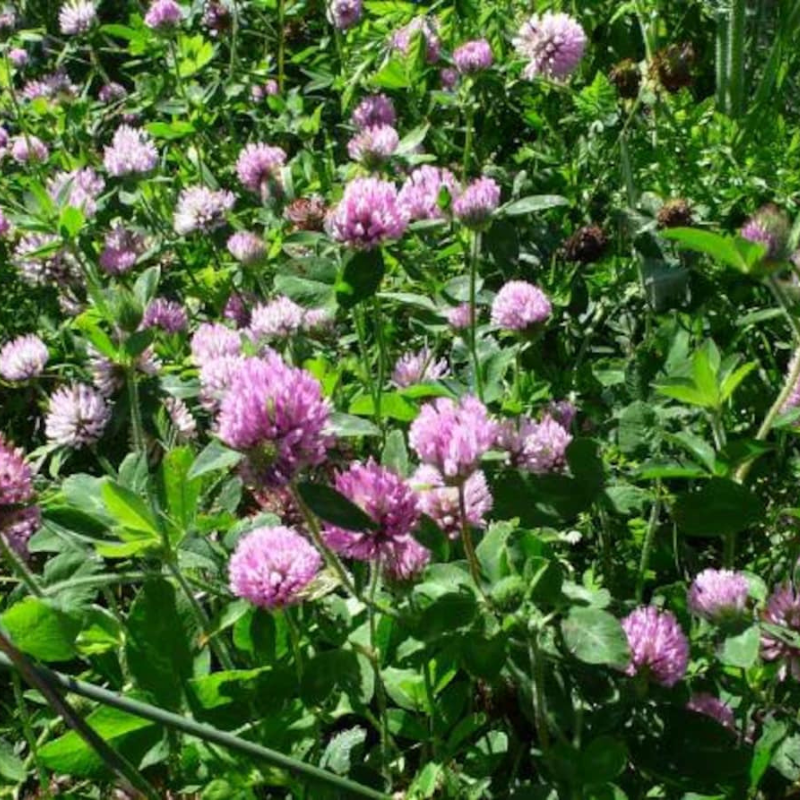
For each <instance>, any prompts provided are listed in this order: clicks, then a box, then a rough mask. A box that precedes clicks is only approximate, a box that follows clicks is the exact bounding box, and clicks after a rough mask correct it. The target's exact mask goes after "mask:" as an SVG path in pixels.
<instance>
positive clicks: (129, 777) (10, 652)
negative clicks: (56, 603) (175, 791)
mask: <svg viewBox="0 0 800 800" xmlns="http://www.w3.org/2000/svg"><path fill="white" fill-rule="evenodd" d="M0 664H2V665H3V666H12V667H13V668H14V669H15V670H16V671H17V672H18V673H19V674H20V675H21V676H22V677H23V678H24V679H25V681H26V682H27V683H28V684H29V685H30V686H31V687H32V688H34V689H36V690H37V691H38V692H39V693H40V694H41V695H42V696H43V697H44V698H45V700H46V701H47V703H48V704H49V705H50V707H51V708H52V709H53V710H54V711H55V712H56V713H57V714H58V715H59V716H60V717H61V718H62V719H63V720H64V722H65V723H66V724H67V725H68V726H69V727H70V728H72V729H73V730H74V731H75V733H77V734H78V736H80V737H81V738H82V739H83V740H84V741H85V742H86V744H88V745H89V747H91V748H92V750H94V751H95V752H96V753H97V755H98V756H100V758H101V759H102V760H103V761H104V762H105V764H106V766H108V768H109V769H110V770H111V771H112V772H114V773H116V775H117V776H118V777H119V778H120V780H121V781H123V783H124V784H125V786H127V787H130V789H132V790H133V791H134V792H135V793H136V794H137V795H138V796H140V797H145V798H147V800H158V794H157V793H156V791H155V789H153V787H152V786H150V784H149V783H148V782H147V781H146V780H145V778H144V777H143V776H142V775H141V774H140V773H139V771H138V770H137V769H136V768H135V767H134V766H133V765H132V764H131V763H130V762H129V761H128V760H127V759H126V758H125V757H124V756H122V755H121V754H120V753H118V752H116V750H114V749H112V748H111V747H110V746H109V745H108V743H107V742H106V741H105V739H103V738H102V737H101V736H99V735H98V734H97V732H96V731H95V730H94V729H93V728H91V727H90V726H89V725H88V724H87V723H86V722H85V721H84V719H83V718H82V717H81V716H80V715H79V714H78V713H77V712H76V711H75V710H74V709H73V708H72V706H71V705H70V704H69V702H68V701H67V700H66V698H64V697H62V696H61V695H60V694H59V692H58V690H57V689H56V688H55V686H58V685H59V682H58V681H54V680H52V679H51V676H50V675H49V674H48V673H47V672H46V671H43V670H40V669H38V668H37V667H35V666H34V665H33V664H31V663H30V661H29V660H28V658H27V657H26V656H24V655H23V654H22V653H21V652H20V651H19V650H17V648H16V647H14V645H13V644H12V643H11V640H10V639H9V638H8V636H7V635H6V632H5V630H4V629H0Z"/></svg>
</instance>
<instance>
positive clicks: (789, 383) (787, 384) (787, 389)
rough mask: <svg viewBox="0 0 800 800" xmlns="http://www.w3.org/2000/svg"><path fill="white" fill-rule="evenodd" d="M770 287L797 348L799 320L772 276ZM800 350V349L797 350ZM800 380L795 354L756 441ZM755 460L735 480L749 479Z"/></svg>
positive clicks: (798, 359) (799, 364) (766, 433)
mask: <svg viewBox="0 0 800 800" xmlns="http://www.w3.org/2000/svg"><path fill="white" fill-rule="evenodd" d="M768 284H769V286H770V289H771V290H772V293H773V294H774V295H775V299H776V300H777V301H778V304H779V305H780V307H781V309H782V310H783V312H784V314H785V315H786V318H787V320H788V321H789V324H790V326H791V328H792V331H793V333H794V345H795V348H797V347H798V345H800V331H799V330H798V324H797V320H795V318H794V316H793V315H792V312H791V309H790V308H789V304H788V301H787V300H786V297H785V295H784V293H783V291H782V289H781V288H780V284H779V283H778V281H777V280H775V279H774V278H770V280H769V281H768ZM797 352H800V351H797ZM798 381H800V357H798V356H797V354H795V357H794V358H792V361H791V362H790V367H789V374H788V375H787V376H786V380H785V381H784V384H783V389H781V392H780V394H779V395H778V396H777V397H776V398H775V402H774V403H773V404H772V406H771V407H770V409H769V411H768V412H767V414H766V416H765V417H764V420H763V422H762V423H761V426H760V427H759V429H758V431H757V433H756V436H755V438H756V441H759V442H763V441H764V440H766V438H767V436H769V432H770V431H771V430H772V425H773V423H774V422H775V419H776V417H777V416H778V415H779V414H780V413H781V410H782V409H783V407H784V406H785V405H786V401H787V400H788V399H789V397H790V395H791V394H792V392H793V391H794V389H795V386H797V382H798ZM753 463H754V461H753V460H752V459H750V460H749V461H745V462H744V463H743V464H742V465H741V466H740V467H739V468H738V469H737V470H736V474H735V475H734V480H736V481H737V482H738V483H744V481H745V480H746V479H747V476H748V474H749V473H750V469H751V468H752V466H753Z"/></svg>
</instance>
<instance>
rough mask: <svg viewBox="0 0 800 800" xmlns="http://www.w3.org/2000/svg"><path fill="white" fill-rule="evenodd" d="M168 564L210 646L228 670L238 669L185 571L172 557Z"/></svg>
mask: <svg viewBox="0 0 800 800" xmlns="http://www.w3.org/2000/svg"><path fill="white" fill-rule="evenodd" d="M167 566H168V568H169V571H170V572H171V573H172V575H173V576H174V578H175V580H176V581H177V582H178V585H179V586H180V587H181V591H182V592H183V593H184V594H185V595H186V599H187V600H188V601H189V605H190V606H191V607H192V611H193V612H194V615H195V618H196V619H197V623H198V625H200V629H201V630H202V631H203V635H204V636H205V639H206V641H207V642H208V644H209V646H210V647H211V649H212V650H213V651H214V653H215V655H216V656H217V658H218V659H219V663H220V664H222V666H223V667H224V668H225V669H227V670H234V669H236V665H235V664H234V663H233V659H232V658H231V655H230V653H229V652H228V648H227V647H226V645H225V643H224V642H223V641H222V640H220V639H218V638H217V637H216V636H214V631H213V630H212V627H211V620H210V619H209V618H208V614H206V612H205V609H204V608H203V606H202V605H201V603H200V601H199V600H198V599H197V597H195V594H194V592H193V591H192V587H191V586H189V583H188V581H187V580H186V578H185V577H184V576H183V573H182V572H181V570H180V568H179V567H178V565H177V564H176V563H175V562H174V561H173V560H172V559H171V558H168V559H167Z"/></svg>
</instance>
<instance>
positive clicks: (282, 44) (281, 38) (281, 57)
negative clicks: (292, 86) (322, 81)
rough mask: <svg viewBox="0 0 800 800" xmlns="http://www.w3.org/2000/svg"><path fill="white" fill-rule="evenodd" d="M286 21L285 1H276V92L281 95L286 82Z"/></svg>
mask: <svg viewBox="0 0 800 800" xmlns="http://www.w3.org/2000/svg"><path fill="white" fill-rule="evenodd" d="M285 19H286V0H278V91H280V93H281V95H282V94H283V86H284V83H285V82H286V78H285V75H284V66H285V60H286V32H285V30H284V27H285V25H284V22H285Z"/></svg>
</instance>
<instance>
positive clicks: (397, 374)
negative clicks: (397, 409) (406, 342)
mask: <svg viewBox="0 0 800 800" xmlns="http://www.w3.org/2000/svg"><path fill="white" fill-rule="evenodd" d="M448 372H449V367H448V366H447V361H445V360H444V359H439V360H438V361H437V359H436V356H435V355H434V354H433V353H432V352H431V351H430V350H429V349H428V348H427V347H423V348H422V349H421V350H418V351H416V352H409V353H404V354H403V355H402V356H400V358H399V359H398V360H397V363H396V364H395V365H394V370H393V371H392V383H393V384H394V385H395V386H397V387H398V388H400V389H403V388H406V387H408V386H415V385H416V384H418V383H433V382H434V381H438V380H439V379H440V378H443V377H445V376H446V375H447V374H448Z"/></svg>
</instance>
